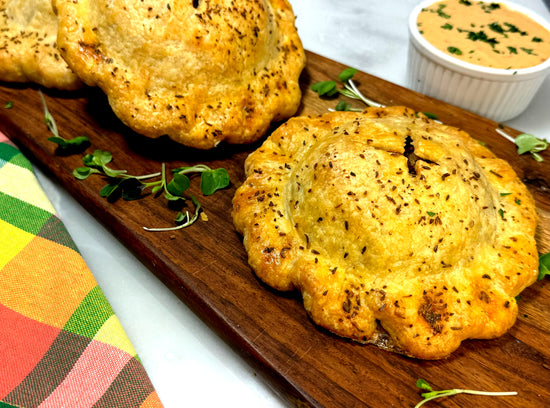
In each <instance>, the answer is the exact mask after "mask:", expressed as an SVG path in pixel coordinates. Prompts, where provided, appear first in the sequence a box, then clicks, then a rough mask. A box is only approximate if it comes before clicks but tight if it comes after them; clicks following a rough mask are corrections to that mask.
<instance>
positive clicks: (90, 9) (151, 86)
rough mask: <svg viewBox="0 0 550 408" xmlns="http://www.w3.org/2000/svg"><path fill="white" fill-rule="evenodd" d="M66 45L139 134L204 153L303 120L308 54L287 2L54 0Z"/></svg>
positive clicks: (71, 60)
mask: <svg viewBox="0 0 550 408" xmlns="http://www.w3.org/2000/svg"><path fill="white" fill-rule="evenodd" d="M54 4H55V6H56V9H57V12H58V16H59V32H58V47H59V49H60V51H61V53H62V55H63V57H64V58H65V59H66V61H67V62H68V64H69V65H70V66H71V68H72V69H73V70H74V71H75V72H76V73H77V74H78V75H79V76H80V77H81V78H82V80H83V81H84V82H85V83H86V84H88V85H91V86H99V87H100V88H101V89H102V90H103V91H104V92H105V93H106V95H107V97H108V99H109V103H110V105H111V107H112V109H113V112H114V113H115V114H116V115H117V116H118V117H119V118H120V119H121V120H122V121H123V122H124V123H125V124H126V125H127V126H129V127H130V128H132V129H133V130H134V131H136V132H137V133H140V134H143V135H145V136H148V137H152V138H156V137H160V136H163V135H168V136H169V137H170V138H172V139H173V140H175V141H177V142H179V143H182V144H184V145H187V146H191V147H194V148H199V149H210V148H213V147H215V146H217V145H218V144H219V143H220V142H221V141H226V142H228V143H232V144H240V143H249V142H253V141H256V140H258V139H259V138H260V137H262V136H263V135H264V134H265V132H266V130H267V129H268V127H269V125H270V123H271V122H272V121H279V120H282V119H286V118H288V117H290V116H291V115H293V114H294V113H295V112H296V110H297V108H298V106H299V104H300V98H301V92H300V87H299V82H298V81H299V76H300V73H301V71H302V69H303V68H304V65H305V53H304V50H303V47H302V44H301V41H300V38H299V37H298V33H297V31H296V28H295V25H294V20H295V16H294V14H293V11H292V8H291V6H290V4H289V3H288V2H287V1H286V0H260V1H253V2H251V1H247V0H223V1H211V0H198V1H191V0H189V1H177V2H158V1H152V0H144V1H127V0H114V1H107V0H79V1H73V0H54Z"/></svg>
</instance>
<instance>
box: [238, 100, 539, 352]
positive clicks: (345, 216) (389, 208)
mask: <svg viewBox="0 0 550 408" xmlns="http://www.w3.org/2000/svg"><path fill="white" fill-rule="evenodd" d="M245 171H246V176H247V178H246V181H245V182H244V183H243V185H242V186H241V187H240V188H239V189H238V190H237V192H236V194H235V197H234V200H233V219H234V223H235V226H236V229H237V230H238V231H239V232H240V233H242V234H243V238H244V245H245V247H246V249H247V251H248V257H249V263H250V265H251V266H252V268H253V269H254V271H255V272H256V274H257V276H258V277H259V278H260V279H262V280H263V281H265V282H266V283H267V284H268V285H270V286H272V287H273V288H276V289H278V290H283V291H288V290H295V289H297V290H300V291H301V293H302V295H303V302H304V306H305V308H306V310H307V312H308V313H309V315H310V316H311V318H312V320H313V321H314V322H315V323H317V324H318V325H320V326H323V327H325V328H327V329H329V330H330V331H332V332H334V333H336V334H338V335H340V336H343V337H347V338H351V339H354V340H356V341H359V342H364V343H374V344H376V345H378V346H379V347H382V348H386V349H389V350H393V351H396V352H399V353H403V354H406V355H409V356H414V357H418V358H422V359H437V358H442V357H445V356H448V355H449V354H450V353H452V352H453V351H454V350H455V349H457V348H458V347H459V345H460V343H461V342H462V341H463V340H465V339H470V338H475V339H488V338H495V337H498V336H500V335H502V334H503V333H505V332H506V331H507V330H508V329H509V328H510V327H511V326H512V325H513V324H514V322H515V319H516V316H517V304H516V301H515V296H517V295H518V294H519V293H520V292H521V291H522V290H523V289H524V288H525V287H526V286H528V285H530V284H531V283H533V282H534V281H535V280H536V277H537V267H538V255H537V249H536V244H535V239H534V233H535V227H536V222H537V215H536V212H535V204H534V201H533V199H532V197H531V195H530V194H529V192H528V190H527V189H526V187H525V186H524V185H523V184H522V183H521V182H520V180H519V179H518V177H517V176H516V174H515V172H514V171H513V169H512V168H511V167H510V165H509V164H508V163H506V162H505V161H503V160H501V159H499V158H497V157H495V155H494V154H493V153H491V152H490V151H489V150H488V149H487V148H485V147H483V146H482V145H481V144H479V143H478V142H477V141H475V140H474V139H472V138H471V137H470V136H469V135H468V134H467V133H465V132H463V131H460V130H458V129H456V128H453V127H450V126H445V125H442V124H439V123H436V122H435V121H432V120H430V119H428V118H426V117H425V116H423V115H422V114H417V113H415V112H413V111H412V110H410V109H407V108H403V107H391V108H369V109H367V110H366V111H365V112H364V113H354V112H333V113H327V114H324V115H320V116H315V117H296V118H293V119H290V120H289V121H287V122H286V123H285V124H284V125H282V126H281V127H280V128H278V129H277V130H276V131H275V132H274V133H273V134H272V135H271V136H270V137H269V138H268V139H267V140H266V141H265V142H264V144H263V145H262V146H261V147H260V148H258V150H256V151H255V152H253V153H252V154H251V155H250V156H249V157H248V159H247V160H246V163H245Z"/></svg>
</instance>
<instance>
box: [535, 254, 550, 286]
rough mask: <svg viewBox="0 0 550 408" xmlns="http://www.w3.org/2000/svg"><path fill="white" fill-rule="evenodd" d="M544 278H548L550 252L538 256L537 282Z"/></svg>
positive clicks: (549, 274)
mask: <svg viewBox="0 0 550 408" xmlns="http://www.w3.org/2000/svg"><path fill="white" fill-rule="evenodd" d="M545 276H550V252H547V253H545V254H544V255H539V278H538V279H539V280H541V279H544V277H545Z"/></svg>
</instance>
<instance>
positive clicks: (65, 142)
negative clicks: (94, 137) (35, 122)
mask: <svg viewBox="0 0 550 408" xmlns="http://www.w3.org/2000/svg"><path fill="white" fill-rule="evenodd" d="M38 94H39V95H40V99H41V100H42V105H43V107H44V122H45V123H46V126H48V130H49V131H50V132H51V133H52V134H53V136H51V137H49V138H48V140H49V141H50V142H53V143H56V144H57V145H58V146H59V148H60V149H61V150H64V151H69V150H75V151H82V150H84V149H86V148H87V147H88V146H89V142H90V141H89V139H88V138H87V137H86V136H77V137H74V138H72V139H65V138H64V137H61V136H60V135H59V131H58V130H57V124H56V123H55V120H54V118H53V116H52V115H51V113H50V111H49V110H48V106H47V105H46V99H44V95H43V94H42V92H41V91H40V90H39V91H38Z"/></svg>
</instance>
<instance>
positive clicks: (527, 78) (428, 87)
mask: <svg viewBox="0 0 550 408" xmlns="http://www.w3.org/2000/svg"><path fill="white" fill-rule="evenodd" d="M436 1H437V0H429V1H424V2H422V3H420V4H419V5H418V6H416V7H415V8H414V10H413V12H412V13H411V15H410V17H409V55H408V71H407V76H408V78H407V79H408V87H409V88H411V89H413V90H415V91H417V92H420V93H422V94H424V95H428V96H431V97H433V98H436V99H439V100H442V101H444V102H448V103H450V104H453V105H455V106H458V107H460V108H463V109H466V110H468V111H470V112H474V113H477V114H478V115H481V116H484V117H487V118H489V119H492V120H494V121H496V122H501V121H505V120H509V119H512V118H514V117H516V116H518V115H519V114H521V113H522V112H523V111H524V110H525V109H526V108H527V106H528V105H529V103H530V102H531V100H532V99H533V97H534V96H535V94H536V92H537V90H538V89H539V87H540V85H541V84H542V82H543V81H544V79H545V77H546V75H547V74H548V73H549V72H550V59H548V60H546V61H544V62H543V63H541V64H539V65H536V66H533V67H529V68H522V69H516V70H508V69H497V68H487V67H483V66H479V65H474V64H470V63H467V62H464V61H461V60H459V59H457V58H454V57H452V56H450V55H448V54H446V53H444V52H443V51H440V50H438V49H437V48H436V47H435V46H433V45H432V44H430V43H429V42H428V41H427V40H426V39H425V38H424V37H423V36H422V35H421V34H420V33H419V31H418V28H417V23H416V21H417V17H418V14H419V13H420V11H421V10H422V9H423V8H425V7H428V6H429V5H431V4H432V3H435V2H436ZM498 3H501V4H504V5H506V6H507V7H509V8H510V9H513V10H517V11H520V12H522V13H524V14H526V15H527V16H529V17H530V18H531V19H533V20H535V21H536V22H538V23H539V24H540V25H542V26H543V27H545V28H546V29H547V30H549V31H550V24H549V23H548V22H547V21H545V20H543V19H542V18H541V17H540V16H538V15H537V14H535V13H533V12H532V11H530V10H528V9H526V8H524V7H521V6H518V5H516V4H514V3H511V2H508V1H498Z"/></svg>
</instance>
